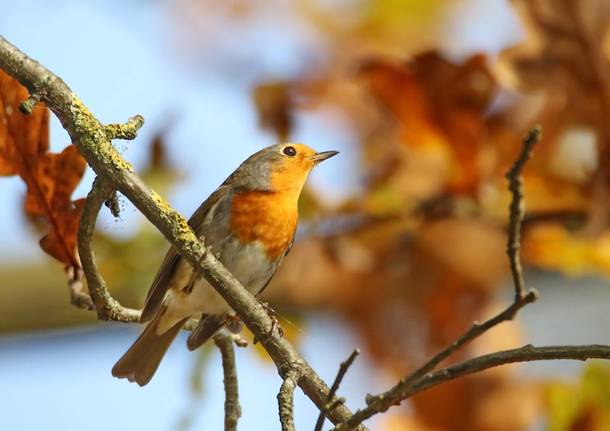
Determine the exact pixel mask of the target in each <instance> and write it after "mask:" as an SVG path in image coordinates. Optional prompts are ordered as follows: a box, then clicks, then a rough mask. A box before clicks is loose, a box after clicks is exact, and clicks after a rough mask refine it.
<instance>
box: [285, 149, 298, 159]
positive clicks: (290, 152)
mask: <svg viewBox="0 0 610 431" xmlns="http://www.w3.org/2000/svg"><path fill="white" fill-rule="evenodd" d="M282 152H283V153H284V154H286V155H287V156H289V157H294V156H296V155H297V150H295V149H294V147H285V148H284V150H283V151H282Z"/></svg>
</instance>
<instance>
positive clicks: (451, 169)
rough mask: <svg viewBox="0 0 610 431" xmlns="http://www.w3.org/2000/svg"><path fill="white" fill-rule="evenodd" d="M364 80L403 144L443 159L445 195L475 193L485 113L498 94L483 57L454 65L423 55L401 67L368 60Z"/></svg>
mask: <svg viewBox="0 0 610 431" xmlns="http://www.w3.org/2000/svg"><path fill="white" fill-rule="evenodd" d="M362 75H363V76H364V77H365V78H366V82H367V85H368V88H369V89H370V91H371V93H372V94H373V96H374V97H375V98H376V99H377V100H379V101H380V102H381V103H382V105H384V106H386V107H387V108H388V110H389V111H390V112H391V113H392V114H393V116H394V117H396V119H397V120H398V123H399V125H400V140H401V142H402V143H403V144H404V145H405V146H406V147H408V148H409V150H410V151H411V152H412V153H413V154H414V155H417V156H418V157H429V156H430V155H435V157H437V158H438V159H440V160H442V163H443V165H444V170H446V172H447V174H446V175H447V180H446V181H447V183H446V187H447V189H448V191H452V192H457V193H471V192H473V191H474V190H475V189H476V187H477V186H478V184H479V181H480V179H481V176H482V172H481V167H482V157H483V155H482V149H483V147H484V146H485V144H486V142H487V141H486V138H487V130H488V125H487V123H486V119H485V115H484V114H485V112H486V110H487V109H488V108H489V104H490V102H491V100H492V98H493V96H494V94H495V92H496V84H495V80H494V78H493V76H492V74H491V72H490V71H489V69H488V67H487V64H486V58H485V57H484V56H483V55H476V56H473V57H470V58H469V59H467V60H466V61H465V62H464V63H461V64H453V63H451V62H449V61H447V60H446V59H444V58H443V57H441V56H440V55H439V54H437V53H435V52H427V53H424V54H420V55H418V56H416V57H415V58H413V59H412V60H411V61H409V62H408V63H406V64H403V65H395V64H391V63H389V62H386V61H379V60H376V61H370V62H369V63H367V64H366V65H365V66H364V67H363V69H362Z"/></svg>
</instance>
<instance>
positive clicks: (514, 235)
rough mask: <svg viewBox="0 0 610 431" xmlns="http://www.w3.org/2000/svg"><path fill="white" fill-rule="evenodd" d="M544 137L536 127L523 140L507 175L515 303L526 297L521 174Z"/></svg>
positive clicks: (509, 249)
mask: <svg viewBox="0 0 610 431" xmlns="http://www.w3.org/2000/svg"><path fill="white" fill-rule="evenodd" d="M541 136H542V128H541V127H540V126H536V127H534V128H533V129H532V130H530V132H529V133H528V134H527V135H526V137H525V138H524V139H523V146H522V149H521V153H520V154H519V157H518V158H517V160H516V161H515V163H514V164H513V166H512V167H511V168H510V169H509V171H508V172H507V173H506V179H507V180H508V188H509V190H510V192H511V193H512V196H513V197H512V200H511V203H510V207H509V217H510V218H509V224H508V244H507V247H506V253H507V254H508V259H509V260H510V271H511V274H512V276H513V285H514V287H515V302H519V301H520V300H521V299H523V297H524V296H525V282H524V281H523V269H522V268H521V258H520V256H519V250H520V248H521V224H522V223H523V217H524V215H525V204H524V202H523V179H522V178H521V173H522V172H523V168H524V167H525V164H526V163H527V161H528V160H529V158H530V157H531V155H532V150H533V148H534V145H536V143H538V141H539V140H540V138H541Z"/></svg>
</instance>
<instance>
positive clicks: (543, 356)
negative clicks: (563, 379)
mask: <svg viewBox="0 0 610 431" xmlns="http://www.w3.org/2000/svg"><path fill="white" fill-rule="evenodd" d="M551 359H572V360H579V361H585V360H587V359H610V346H602V345H596V344H594V345H587V346H544V347H534V346H531V345H527V346H523V347H520V348H518V349H512V350H504V351H500V352H494V353H490V354H488V355H483V356H478V357H476V358H473V359H469V360H467V361H464V362H460V363H458V364H455V365H452V366H449V367H447V368H443V369H441V370H438V371H433V372H431V373H428V374H426V375H425V376H423V377H422V378H420V379H419V380H417V382H415V383H414V384H413V385H411V386H408V387H407V386H404V385H401V384H397V385H395V386H394V387H393V388H392V389H390V390H389V391H387V392H384V393H383V396H379V397H376V398H375V400H374V401H373V402H372V403H371V404H370V405H369V406H368V407H367V408H366V409H363V410H359V411H358V412H356V414H354V416H353V417H352V418H350V419H349V420H348V421H347V422H345V423H343V424H340V425H338V426H337V427H335V428H334V430H333V431H345V430H350V429H354V427H355V426H357V425H358V424H359V423H360V422H362V421H363V420H365V419H368V418H370V417H371V416H373V415H374V414H376V413H378V412H383V411H386V410H387V409H388V408H389V407H391V406H393V405H397V404H398V403H400V402H401V401H402V400H405V399H407V398H409V397H411V396H413V395H415V394H417V393H419V392H422V391H425V390H427V389H430V388H431V387H433V386H437V385H440V384H441V383H445V382H447V381H449V380H453V379H457V378H458V377H462V376H465V375H468V374H474V373H478V372H480V371H483V370H486V369H488V368H493V367H498V366H501V365H506V364H512V363H515V362H528V361H545V360H551Z"/></svg>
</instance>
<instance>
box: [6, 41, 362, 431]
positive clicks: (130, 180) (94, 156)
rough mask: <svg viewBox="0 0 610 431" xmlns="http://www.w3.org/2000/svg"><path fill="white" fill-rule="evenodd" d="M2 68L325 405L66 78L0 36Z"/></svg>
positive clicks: (307, 369) (303, 366)
mask: <svg viewBox="0 0 610 431" xmlns="http://www.w3.org/2000/svg"><path fill="white" fill-rule="evenodd" d="M0 68H1V69H3V70H4V71H5V72H6V73H8V74H9V75H11V76H13V77H14V78H16V79H17V80H18V81H19V82H20V83H21V84H22V85H24V86H25V87H26V88H27V89H28V90H29V91H30V94H36V95H37V97H40V100H41V101H43V102H44V103H46V105H47V106H48V107H49V108H50V109H51V110H52V111H53V113H55V115H56V116H57V118H58V119H59V120H60V122H61V124H62V126H63V127H64V129H66V131H67V132H68V133H69V135H70V137H71V139H72V142H73V143H74V145H75V146H76V147H77V148H78V149H79V151H80V152H81V154H82V155H83V156H84V157H85V159H86V160H87V161H88V162H89V164H90V166H91V167H92V168H93V170H94V171H95V172H96V174H97V175H98V176H99V177H100V178H103V180H104V181H107V182H108V184H109V185H108V187H109V189H113V190H118V191H119V192H121V193H122V194H123V195H124V196H125V197H126V198H127V199H129V200H130V201H131V202H132V203H133V204H134V205H135V207H136V208H137V209H138V210H139V211H140V212H141V213H142V214H143V215H144V216H145V217H146V218H147V219H148V220H149V221H150V222H151V223H152V224H153V225H155V226H156V227H157V229H158V230H159V231H160V232H161V233H162V234H163V235H164V236H165V238H166V239H167V240H168V241H169V242H170V243H171V244H172V245H173V246H174V247H175V248H176V250H178V251H179V252H180V254H181V255H182V257H184V258H185V259H186V261H187V262H188V263H189V264H190V265H191V266H192V267H193V268H194V269H195V270H198V271H200V272H201V273H202V274H203V275H204V277H205V279H206V280H207V281H208V282H209V283H210V284H211V285H212V286H213V287H214V289H216V290H217V291H218V293H219V294H220V295H221V296H222V297H223V298H224V299H225V300H226V301H227V303H228V304H229V305H230V306H231V308H232V309H233V310H235V312H236V313H237V314H238V315H239V316H240V317H241V319H242V321H243V322H244V323H245V324H246V326H247V327H248V329H250V331H251V332H252V333H253V334H254V335H255V336H256V338H257V339H258V340H260V341H261V344H262V345H263V347H264V348H265V350H266V351H267V353H268V354H269V356H270V357H271V359H272V360H273V361H274V363H275V365H276V367H277V369H278V373H279V374H280V376H282V377H284V376H286V375H287V373H288V372H289V371H291V370H294V369H299V370H300V372H301V375H300V378H299V381H298V384H299V386H300V387H301V389H302V390H303V391H304V392H305V394H306V395H307V396H308V397H309V398H310V399H311V400H312V401H313V402H314V404H315V405H316V406H317V407H318V408H319V409H322V408H324V406H325V404H326V399H327V398H328V393H329V388H328V386H327V385H326V384H325V383H324V381H323V380H322V379H321V378H320V376H318V374H317V373H316V372H315V371H314V370H313V369H312V368H311V366H309V364H308V363H307V362H306V361H305V360H304V359H303V358H302V357H301V355H300V354H299V353H298V352H297V351H296V350H295V348H294V347H293V346H292V345H291V344H290V342H289V341H288V340H286V339H284V338H280V337H279V336H278V335H277V334H271V329H272V327H273V322H272V320H271V319H270V317H269V316H268V315H267V313H266V312H265V309H264V308H263V307H262V306H261V304H260V303H259V302H258V301H257V300H256V299H255V298H254V297H253V296H252V295H251V294H250V293H248V292H247V291H246V290H245V289H244V287H243V286H242V285H241V284H240V283H239V281H237V280H236V279H235V277H233V275H232V274H231V273H230V272H229V271H228V270H227V269H226V268H225V267H224V266H223V265H222V264H221V263H220V262H219V261H218V259H217V258H216V257H215V256H214V255H213V253H205V247H204V244H202V243H201V242H200V241H199V239H198V238H197V237H196V236H195V234H194V233H193V231H192V230H191V228H190V227H189V226H188V224H187V222H186V220H185V218H184V217H182V215H180V214H179V213H178V212H177V211H176V210H174V209H173V208H171V207H170V206H169V205H168V204H167V203H166V202H165V201H164V200H163V199H162V198H161V197H160V196H159V195H158V194H157V193H155V192H154V191H152V190H150V189H149V188H148V187H147V186H146V185H145V184H144V183H143V182H142V180H141V179H140V178H139V177H138V176H137V175H136V174H135V172H134V169H133V167H132V166H131V165H130V164H129V163H128V162H126V161H125V160H124V159H123V158H122V157H121V155H120V154H119V153H118V152H117V151H116V149H115V148H114V147H113V146H112V142H111V140H110V138H109V137H108V135H107V133H106V130H105V128H104V126H103V125H102V124H101V123H100V122H99V121H98V120H97V118H95V116H94V115H93V114H92V113H91V112H90V111H89V110H88V109H87V107H86V106H85V105H84V104H83V103H82V102H81V101H80V99H79V98H78V97H77V96H76V94H74V93H73V92H72V90H71V89H70V88H69V87H68V86H67V85H66V83H65V82H64V81H63V80H61V79H60V78H59V77H58V76H56V75H55V74H53V73H52V72H50V71H49V70H48V69H46V68H45V67H44V66H42V65H41V64H40V63H38V62H37V61H35V60H32V59H31V58H30V57H28V56H27V55H25V54H24V53H23V52H21V51H20V50H19V49H18V48H16V47H15V46H14V45H12V44H11V43H9V42H8V41H7V40H6V39H4V38H3V37H1V36H0ZM106 197H107V195H106ZM96 207H97V205H96ZM98 211H99V209H98ZM90 263H91V265H90V266H89V267H88V269H87V270H86V271H91V270H92V267H94V266H95V262H94V260H92V261H91V262H90ZM88 277H92V278H93V279H94V280H98V281H99V280H100V279H101V277H99V276H96V275H93V276H90V275H88ZM130 319H131V317H130ZM133 320H135V316H134V317H133ZM351 415H352V413H351V412H350V411H349V409H348V408H347V407H345V406H344V405H340V406H337V407H336V408H335V409H334V410H333V411H332V412H330V413H329V416H330V419H331V420H332V421H333V422H334V423H340V422H343V421H345V420H347V419H348V418H349V417H351ZM361 429H364V427H362V428H361Z"/></svg>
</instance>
